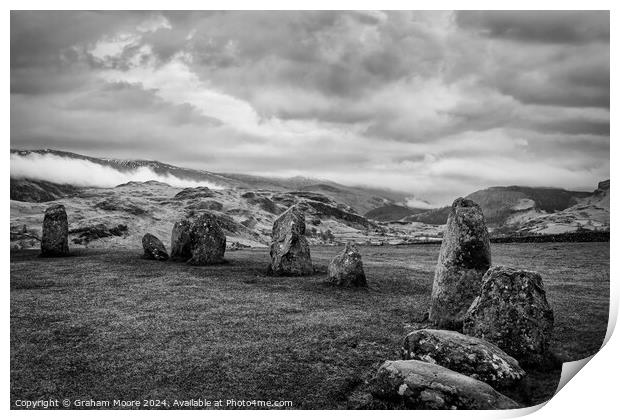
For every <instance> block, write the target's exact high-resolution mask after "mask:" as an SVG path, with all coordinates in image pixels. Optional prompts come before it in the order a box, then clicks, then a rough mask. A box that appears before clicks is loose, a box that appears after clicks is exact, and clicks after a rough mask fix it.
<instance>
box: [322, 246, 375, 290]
mask: <svg viewBox="0 0 620 420" xmlns="http://www.w3.org/2000/svg"><path fill="white" fill-rule="evenodd" d="M327 271H328V273H329V281H331V282H332V283H334V284H336V285H338V286H344V287H350V286H352V287H366V286H367V283H366V275H365V274H364V265H363V264H362V256H361V255H360V253H359V251H358V250H357V247H356V246H355V244H354V243H353V242H348V243H347V244H346V245H345V247H344V250H343V251H342V252H341V253H340V254H338V255H336V256H335V257H334V259H333V260H332V261H331V262H330V263H329V267H328V269H327Z"/></svg>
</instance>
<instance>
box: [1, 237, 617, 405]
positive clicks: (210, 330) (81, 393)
mask: <svg viewBox="0 0 620 420" xmlns="http://www.w3.org/2000/svg"><path fill="white" fill-rule="evenodd" d="M492 250H493V263H494V265H498V264H507V265H514V266H519V267H523V268H527V269H532V270H537V271H539V272H540V273H541V274H542V276H543V280H544V283H545V287H546V290H547V296H548V300H549V302H550V304H551V306H552V307H553V309H554V311H555V319H556V323H555V332H554V334H555V335H554V339H553V342H552V350H553V352H555V353H556V354H557V355H558V356H559V357H560V358H561V359H562V360H564V361H568V360H576V359H581V358H584V357H586V356H589V355H592V354H593V353H595V352H596V351H597V350H598V349H599V348H600V346H601V344H602V341H603V337H604V336H605V331H606V328H607V316H608V308H609V306H608V305H609V243H608V242H607V243H543V244H494V245H493V248H492ZM338 251H339V248H334V247H314V248H313V249H312V256H313V261H314V264H315V267H316V268H317V269H318V273H317V274H316V275H314V276H311V277H305V278H288V277H268V276H267V275H266V274H265V271H266V270H265V269H266V267H267V264H268V259H269V252H268V250H266V249H247V250H239V251H234V252H227V253H226V258H227V259H228V261H229V263H228V264H226V265H221V266H212V267H190V266H187V265H185V264H182V263H181V264H179V263H172V262H164V263H162V262H156V261H147V260H143V259H141V258H139V257H140V254H141V250H137V249H136V250H118V249H114V250H103V249H99V250H97V249H80V250H76V251H75V252H76V255H75V256H73V257H67V258H61V259H42V258H38V257H37V254H38V252H37V251H35V250H28V251H16V252H13V253H12V254H11V279H10V282H11V297H10V299H11V403H12V407H15V404H14V403H15V401H16V400H18V399H21V400H26V399H33V400H34V399H40V398H41V399H47V398H57V399H64V398H69V399H83V400H86V399H94V400H110V401H112V400H114V399H122V400H143V399H159V400H162V399H166V400H167V401H168V404H170V402H171V401H173V400H174V399H178V400H188V399H208V400H218V399H222V400H224V401H226V400H230V399H235V400H242V399H245V400H254V399H256V400H285V401H292V408H296V409H330V408H339V409H342V408H356V407H365V406H367V405H366V404H367V401H368V395H367V394H365V391H364V380H365V379H367V378H368V377H369V375H371V374H372V373H373V372H374V371H376V368H377V367H378V366H379V365H380V364H381V363H382V362H383V361H385V360H390V359H395V358H398V350H399V347H400V344H401V340H402V339H403V337H404V336H405V334H407V333H408V332H410V331H412V330H413V329H416V328H418V327H420V326H422V325H423V324H420V320H421V319H422V318H423V314H424V312H425V311H426V310H427V308H428V304H429V297H430V289H431V285H432V280H433V271H434V267H435V263H436V260H437V255H438V252H439V245H417V246H382V247H361V248H360V251H361V253H362V256H363V258H364V266H365V269H366V274H367V277H368V281H369V285H370V287H369V290H346V289H344V290H343V289H337V288H334V287H332V286H330V285H328V284H326V283H325V278H326V266H327V264H328V262H329V260H330V258H331V257H332V256H333V255H334V254H335V253H337V252H338ZM559 374H560V372H559V371H555V372H549V373H542V372H530V376H531V386H532V395H531V397H532V398H531V399H530V400H527V399H526V400H523V398H522V397H519V396H513V398H516V399H521V402H524V403H527V404H536V403H539V402H542V401H544V400H546V399H548V398H549V397H550V396H551V395H552V394H553V392H554V391H555V388H556V386H557V383H558V380H559Z"/></svg>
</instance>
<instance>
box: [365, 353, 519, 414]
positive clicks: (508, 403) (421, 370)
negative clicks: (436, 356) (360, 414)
mask: <svg viewBox="0 0 620 420" xmlns="http://www.w3.org/2000/svg"><path fill="white" fill-rule="evenodd" d="M370 390H371V393H372V395H373V396H374V397H375V398H379V399H383V400H388V401H392V402H393V403H396V404H403V405H404V406H405V407H407V408H414V409H438V410H446V409H465V410H505V409H513V408H519V405H518V404H517V403H516V402H514V401H513V400H511V399H510V398H508V397H506V396H505V395H503V394H500V393H499V392H497V391H496V390H495V389H493V388H492V387H491V386H490V385H488V384H485V383H484V382H482V381H479V380H477V379H474V378H471V377H469V376H466V375H463V374H460V373H458V372H454V371H452V370H450V369H448V368H445V367H443V366H439V365H436V364H432V363H426V362H422V361H419V360H395V361H389V360H388V361H386V362H385V363H383V365H381V367H380V368H379V370H378V371H377V373H376V374H375V376H374V377H373V378H372V379H371V381H370Z"/></svg>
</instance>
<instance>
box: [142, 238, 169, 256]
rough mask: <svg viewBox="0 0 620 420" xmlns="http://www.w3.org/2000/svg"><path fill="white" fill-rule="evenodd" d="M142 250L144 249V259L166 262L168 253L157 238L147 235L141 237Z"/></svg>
mask: <svg viewBox="0 0 620 420" xmlns="http://www.w3.org/2000/svg"><path fill="white" fill-rule="evenodd" d="M142 248H143V249H144V258H146V259H149V260H157V261H166V260H167V259H168V253H167V252H166V247H165V246H164V244H163V243H162V241H160V240H159V239H158V238H157V236H155V235H151V234H150V233H147V234H146V235H144V236H143V237H142Z"/></svg>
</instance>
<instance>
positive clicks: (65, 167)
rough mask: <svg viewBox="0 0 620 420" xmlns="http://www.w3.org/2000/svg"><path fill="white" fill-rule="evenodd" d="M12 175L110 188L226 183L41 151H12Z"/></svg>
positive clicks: (201, 185)
mask: <svg viewBox="0 0 620 420" xmlns="http://www.w3.org/2000/svg"><path fill="white" fill-rule="evenodd" d="M11 178H28V179H36V180H42V181H49V182H54V183H56V184H70V185H76V186H80V187H103V188H110V187H115V186H116V185H119V184H124V183H126V182H130V181H135V182H145V181H151V180H153V181H159V182H165V183H166V184H169V185H171V186H173V187H180V188H188V187H209V188H212V189H221V188H222V186H220V185H217V184H214V183H212V182H209V181H194V180H190V179H183V178H179V177H176V176H174V175H159V174H157V173H155V172H154V171H153V170H152V169H151V168H146V167H143V168H137V169H135V170H128V171H119V170H117V169H114V168H111V167H107V166H104V165H100V164H98V163H94V162H90V161H88V160H83V159H72V158H66V157H60V156H54V155H48V154H40V153H31V154H29V155H27V156H22V155H17V154H13V153H11Z"/></svg>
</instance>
